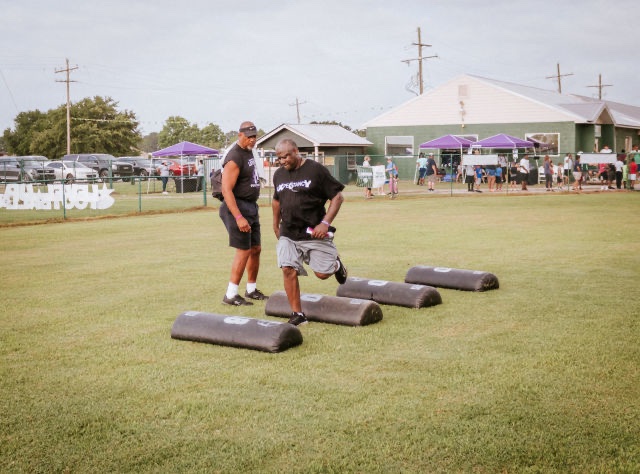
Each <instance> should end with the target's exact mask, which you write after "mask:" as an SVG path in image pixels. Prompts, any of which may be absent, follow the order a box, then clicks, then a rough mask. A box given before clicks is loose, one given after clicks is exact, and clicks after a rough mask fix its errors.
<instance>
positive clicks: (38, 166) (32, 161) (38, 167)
mask: <svg viewBox="0 0 640 474" xmlns="http://www.w3.org/2000/svg"><path fill="white" fill-rule="evenodd" d="M16 159H17V161H18V164H19V165H20V167H21V168H22V181H23V182H29V181H31V182H34V183H37V184H46V183H50V182H53V181H55V179H56V175H55V173H54V172H53V170H51V169H49V168H47V167H46V164H47V163H48V162H49V160H48V159H47V157H46V156H18V157H16Z"/></svg>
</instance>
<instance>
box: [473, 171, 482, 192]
mask: <svg viewBox="0 0 640 474" xmlns="http://www.w3.org/2000/svg"><path fill="white" fill-rule="evenodd" d="M474 172H475V175H476V192H477V193H481V192H482V191H480V185H481V184H482V166H480V165H476V167H475V169H474Z"/></svg>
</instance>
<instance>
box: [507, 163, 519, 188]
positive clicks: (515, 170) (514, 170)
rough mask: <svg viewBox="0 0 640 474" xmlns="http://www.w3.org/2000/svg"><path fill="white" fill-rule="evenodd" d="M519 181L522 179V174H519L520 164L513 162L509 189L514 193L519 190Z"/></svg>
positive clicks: (510, 169)
mask: <svg viewBox="0 0 640 474" xmlns="http://www.w3.org/2000/svg"><path fill="white" fill-rule="evenodd" d="M518 179H520V174H519V173H518V162H517V161H515V160H513V161H512V162H511V166H510V167H509V189H511V190H512V191H516V190H517V187H518Z"/></svg>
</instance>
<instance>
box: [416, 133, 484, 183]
mask: <svg viewBox="0 0 640 474" xmlns="http://www.w3.org/2000/svg"><path fill="white" fill-rule="evenodd" d="M474 143H475V142H473V141H471V140H468V139H466V138H463V137H456V136H455V135H444V136H442V137H439V138H434V139H433V140H430V141H428V142H424V143H422V144H420V148H436V149H438V150H452V149H455V148H460V157H462V154H463V153H462V149H463V148H465V147H470V146H471V145H473V144H474ZM453 179H454V178H453V159H451V195H452V196H453Z"/></svg>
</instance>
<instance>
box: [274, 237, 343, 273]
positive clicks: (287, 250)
mask: <svg viewBox="0 0 640 474" xmlns="http://www.w3.org/2000/svg"><path fill="white" fill-rule="evenodd" d="M276 253H277V255H278V266H279V267H280V268H282V267H291V268H295V270H296V271H297V272H298V275H302V276H307V272H306V271H305V269H304V267H303V266H302V265H303V263H306V264H307V265H309V266H310V267H311V269H312V270H313V271H314V272H316V273H325V274H328V275H332V274H333V273H335V271H336V258H337V257H338V249H337V248H336V246H335V245H334V243H333V241H332V240H319V239H314V240H291V239H289V238H287V237H280V239H279V240H278V245H277V246H276Z"/></svg>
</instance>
